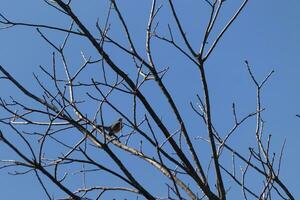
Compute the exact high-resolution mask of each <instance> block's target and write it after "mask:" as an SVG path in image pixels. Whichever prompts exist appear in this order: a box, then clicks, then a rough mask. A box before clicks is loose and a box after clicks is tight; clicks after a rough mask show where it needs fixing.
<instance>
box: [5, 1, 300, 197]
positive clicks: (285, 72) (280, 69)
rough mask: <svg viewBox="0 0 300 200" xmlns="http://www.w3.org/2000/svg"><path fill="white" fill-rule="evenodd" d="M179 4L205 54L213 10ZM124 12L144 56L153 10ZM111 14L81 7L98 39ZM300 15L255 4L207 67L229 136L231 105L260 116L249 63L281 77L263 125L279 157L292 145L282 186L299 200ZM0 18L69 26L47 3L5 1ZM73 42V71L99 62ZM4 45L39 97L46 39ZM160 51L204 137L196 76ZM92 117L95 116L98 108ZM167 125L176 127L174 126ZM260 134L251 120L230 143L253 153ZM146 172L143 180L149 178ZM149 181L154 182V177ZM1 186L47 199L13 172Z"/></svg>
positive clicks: (165, 10) (284, 5)
mask: <svg viewBox="0 0 300 200" xmlns="http://www.w3.org/2000/svg"><path fill="white" fill-rule="evenodd" d="M174 2H175V5H176V9H177V10H178V13H179V17H180V19H181V20H182V22H183V26H184V27H185V30H186V33H187V36H188V37H189V39H190V41H191V43H192V45H193V47H194V48H195V49H198V48H199V44H200V39H202V37H199V36H201V31H203V29H204V24H205V21H206V20H207V18H208V6H207V5H205V3H199V2H200V1H195V0H194V1H191V0H189V1H179V0H178V1H174ZM197 2H198V3H197ZM203 2H204V1H203ZM240 3H241V1H237V0H235V1H230V0H227V1H226V2H225V3H224V8H223V9H222V10H221V15H220V18H219V22H218V23H217V26H216V29H215V31H216V32H215V33H218V31H220V30H221V28H222V27H223V25H224V22H225V21H226V20H228V19H229V18H230V16H231V15H232V14H233V11H234V9H236V8H237V7H238V5H239V4H240ZM119 4H120V5H119V7H120V9H121V11H122V12H123V13H124V15H125V16H126V19H127V20H128V24H129V28H130V30H131V31H132V34H133V35H134V36H135V37H136V40H135V43H136V44H137V46H138V48H139V50H141V51H143V48H144V41H145V38H144V36H145V27H146V24H147V20H148V19H147V18H148V16H147V13H148V11H149V9H150V2H148V1H138V0H135V1H134V0H132V1H122V2H120V3H119ZM105 8H106V6H105V4H104V3H102V1H96V0H91V1H80V2H79V1H78V2H77V1H74V11H75V12H76V13H78V15H79V17H80V18H81V19H82V20H83V22H84V23H85V24H86V25H87V26H88V27H90V28H92V30H93V32H94V33H95V27H94V26H95V21H96V19H97V17H99V18H100V19H101V18H102V17H103V16H104V12H103V11H106V9H105ZM299 9H300V1H298V0H290V1H284V0H276V1H274V0H265V1H261V0H252V1H249V3H248V4H247V6H246V8H245V9H244V11H243V12H242V13H241V15H240V16H239V17H238V19H237V20H236V21H235V23H234V24H233V25H232V26H231V28H230V29H229V31H228V32H227V33H226V34H225V35H224V37H223V39H222V40H221V41H220V43H219V45H218V46H217V48H216V49H215V51H214V52H213V54H212V55H211V56H210V58H209V60H208V62H207V65H206V71H207V76H208V83H209V88H210V95H211V100H212V109H213V121H214V123H215V126H216V128H217V129H218V130H220V132H223V133H224V134H225V133H226V130H229V129H230V128H231V127H232V113H231V104H232V102H235V103H236V106H237V114H238V115H239V116H240V117H241V116H244V115H246V114H248V113H249V112H253V111H254V110H255V100H256V99H255V87H254V84H253V83H252V82H251V80H250V77H249V75H248V74H247V70H246V67H245V64H244V60H248V61H249V63H250V64H251V65H252V66H253V72H254V73H255V75H256V76H257V78H258V80H262V79H263V78H264V77H265V76H266V75H267V74H268V73H269V72H270V71H271V70H273V69H274V70H275V73H274V74H273V76H272V77H271V78H270V80H269V82H268V83H267V84H266V85H265V87H264V89H263V91H262V101H263V107H265V108H266V110H265V111H264V112H263V118H264V120H265V121H266V124H265V130H266V134H269V133H270V134H272V143H273V149H274V150H276V152H277V154H278V153H279V150H280V148H281V145H282V143H283V140H284V139H286V141H287V143H286V148H285V153H284V158H283V164H282V170H281V178H282V179H283V181H284V182H285V183H286V185H287V186H288V188H290V190H291V192H292V193H293V194H294V197H295V198H297V197H299V196H300V191H299V188H298V185H299V178H300V172H299V169H300V162H299V159H298V157H299V156H298V154H299V149H298V145H299V141H300V135H299V131H300V118H297V117H296V116H295V115H296V114H298V113H300V95H299V94H300V93H299V90H300V79H299V76H300V66H299V57H300V53H299V52H300V47H299V44H300V37H299V35H300V20H299V19H300V12H299ZM0 13H2V14H4V15H5V16H6V17H8V18H9V19H12V20H15V21H23V22H31V23H39V24H50V25H53V26H55V25H57V26H63V27H67V26H69V24H70V21H69V20H68V19H67V18H65V16H63V15H61V14H57V13H56V11H55V10H54V9H51V8H50V7H48V6H47V5H46V4H45V3H43V1H33V0H27V1H17V0H2V1H1V8H0ZM159 18H160V25H159V28H158V32H159V33H162V34H166V30H167V28H166V25H167V24H168V23H170V24H171V25H174V20H173V19H172V17H171V15H170V10H169V7H168V5H167V4H165V5H164V6H163V7H162V10H161V12H160V13H159ZM117 27H118V25H117V22H115V23H112V32H111V34H112V35H113V36H115V37H116V38H118V39H119V38H120V41H122V40H123V39H124V38H122V32H121V31H120V29H118V28H117ZM173 30H174V31H175V32H176V33H177V29H176V27H175V26H173ZM45 33H47V35H48V36H49V37H50V38H51V39H53V40H56V41H62V40H63V38H64V37H63V36H64V35H63V34H61V33H56V32H53V31H52V32H48V31H45ZM175 35H176V38H177V39H178V40H179V41H181V38H180V37H179V36H178V35H177V34H175ZM214 36H215V34H214ZM72 42H73V43H72V47H71V48H69V49H68V56H71V57H72V59H71V61H70V62H71V64H74V65H76V66H79V65H80V63H81V60H80V51H81V50H83V51H85V52H88V53H90V54H91V55H94V53H95V52H93V51H90V50H89V49H90V46H89V45H87V44H86V43H85V42H84V41H83V40H77V39H76V37H72ZM0 44H1V46H0V52H1V53H0V64H1V65H2V66H4V67H5V68H6V69H7V70H9V72H11V74H13V75H14V76H15V77H17V78H18V79H19V80H21V82H22V83H23V84H25V85H26V86H28V87H29V88H30V90H31V91H35V92H36V93H37V94H38V93H39V92H40V89H39V88H38V87H37V86H35V85H34V84H35V82H33V76H32V73H33V72H37V73H39V72H38V71H39V69H38V66H39V65H45V66H50V63H51V52H52V51H53V49H51V48H50V46H49V45H48V44H46V43H45V41H43V40H42V38H41V37H39V34H38V33H37V31H36V30H35V29H34V28H24V27H14V28H11V29H6V30H1V31H0ZM154 50H155V55H156V56H157V58H156V61H157V63H159V64H160V65H161V66H169V67H170V70H169V72H168V73H167V75H166V78H165V80H164V81H165V82H166V85H167V87H168V88H169V89H170V91H171V93H172V95H173V97H174V98H175V99H176V103H177V105H179V107H180V111H181V112H182V114H183V116H184V117H185V119H186V121H188V123H187V124H188V128H189V129H190V130H192V131H191V132H193V131H194V132H197V131H198V132H199V129H198V128H199V122H200V120H199V119H197V117H196V115H194V114H192V115H191V113H192V111H191V109H190V107H189V102H190V101H192V102H195V101H196V97H195V95H196V94H197V93H199V94H202V93H201V91H200V89H201V87H200V85H199V76H198V71H197V69H196V68H195V66H193V65H192V64H191V63H189V62H187V61H186V60H185V59H184V58H183V57H182V56H177V55H178V53H177V52H176V51H174V50H172V49H171V48H170V47H169V46H168V45H166V44H165V43H161V42H154ZM112 52H113V51H112ZM113 53H115V54H113V55H112V58H113V59H116V58H118V59H119V60H118V61H117V62H119V63H127V61H125V60H124V61H123V60H122V59H123V55H119V54H117V52H113ZM143 55H145V54H144V53H143ZM3 83H4V82H3V81H1V85H0V90H1V95H0V96H1V97H8V96H9V95H12V96H16V97H18V95H19V93H17V92H16V90H12V89H11V88H12V87H11V86H9V85H7V84H3ZM148 89H149V88H148ZM146 90H147V89H146ZM154 95H156V93H149V98H153V101H155V100H156V97H153V96H154ZM28 103H29V102H28ZM160 103H161V102H158V103H157V106H156V108H159V109H160V111H161V115H162V117H164V116H163V113H164V112H167V110H165V108H164V107H163V106H161V107H160V106H158V104H160ZM86 109H88V110H92V109H93V108H92V107H88V108H86ZM0 115H1V113H0ZM116 117H117V116H115V115H112V116H111V119H110V120H108V121H113V120H114V119H115V118H116ZM166 121H168V119H166ZM168 123H169V124H171V120H170V122H168ZM0 128H1V127H0ZM254 131H255V121H254V120H250V121H249V123H247V124H246V125H245V127H242V129H241V131H239V132H238V134H237V135H236V136H234V138H233V140H231V141H230V142H231V144H233V145H234V146H237V147H239V148H240V147H242V146H245V151H246V150H247V146H249V143H250V145H254V143H253V141H254ZM198 132H197V133H195V136H198V135H199V134H200V133H199V134H198ZM202 132H204V130H203V131H202ZM204 133H205V132H204ZM202 136H205V134H203V135H202ZM249 141H251V142H249ZM0 144H1V143H0ZM10 153H11V152H9V151H7V148H3V147H2V145H0V159H9V155H10ZM143 170H144V169H143ZM143 170H141V171H140V172H138V174H139V173H141V174H142V173H143ZM148 178H149V179H150V180H151V176H149V177H148ZM0 179H1V180H2V181H1V182H0V188H1V190H0V191H1V199H20V198H22V199H43V198H44V197H45V196H44V194H43V193H42V189H41V187H40V186H38V183H37V181H36V180H35V179H34V178H30V176H28V175H26V176H24V177H21V176H19V177H16V176H8V175H7V171H2V172H1V171H0ZM250 180H252V179H250ZM31 184H32V185H31ZM16 191H18V192H16Z"/></svg>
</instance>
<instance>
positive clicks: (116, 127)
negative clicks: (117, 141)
mask: <svg viewBox="0 0 300 200" xmlns="http://www.w3.org/2000/svg"><path fill="white" fill-rule="evenodd" d="M122 120H123V119H122V118H119V119H118V121H117V122H115V123H113V124H112V125H110V126H100V125H98V126H97V128H99V129H100V130H103V129H104V130H106V131H107V132H108V135H109V136H113V135H115V134H116V133H118V132H120V131H121V130H122V128H123V122H122Z"/></svg>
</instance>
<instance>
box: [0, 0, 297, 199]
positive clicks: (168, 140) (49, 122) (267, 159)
mask: <svg viewBox="0 0 300 200" xmlns="http://www.w3.org/2000/svg"><path fill="white" fill-rule="evenodd" d="M203 2H204V3H205V4H206V5H207V6H208V8H209V9H210V16H209V18H208V21H207V26H206V27H204V29H203V30H204V36H203V39H202V40H201V42H199V44H200V45H199V47H198V48H195V47H194V45H192V44H191V43H190V41H189V38H188V34H186V31H185V29H184V26H183V25H182V22H181V20H180V16H179V15H178V13H177V10H178V8H176V6H175V2H173V1H172V0H168V1H162V3H161V4H159V2H158V1H157V0H152V4H151V8H149V13H148V14H149V17H148V19H149V20H148V24H147V26H146V27H147V29H146V31H145V35H146V37H145V41H146V44H145V47H144V49H141V48H140V46H139V45H140V44H137V43H136V41H137V40H139V41H141V39H140V38H135V37H134V36H133V33H132V32H133V31H131V30H130V28H129V27H130V26H129V25H128V23H129V22H128V21H127V20H126V17H124V13H123V11H122V7H121V6H120V7H119V2H118V1H115V0H110V1H107V3H108V5H109V6H108V7H109V9H108V11H107V14H106V17H105V18H100V19H99V20H98V21H96V25H95V27H92V28H89V27H88V26H86V25H85V24H84V23H83V22H82V20H81V19H80V17H79V16H78V15H77V14H76V12H75V11H74V10H73V9H72V1H71V0H69V1H62V0H53V1H45V3H46V4H48V5H49V8H53V9H55V10H56V11H57V13H59V14H63V15H64V16H67V17H68V19H69V20H70V26H69V27H68V28H61V27H59V26H57V27H56V26H50V25H45V24H34V23H30V22H18V21H14V20H12V19H10V18H9V17H7V16H4V15H3V14H1V15H0V16H1V20H0V23H1V26H2V28H3V29H4V28H5V29H8V28H12V27H19V26H21V27H30V28H35V29H36V30H37V32H38V33H39V34H40V36H41V38H43V39H44V41H45V42H46V43H48V44H49V45H50V47H51V48H52V49H53V54H52V55H51V57H52V63H51V66H50V67H48V66H42V65H41V66H40V70H41V73H42V76H38V75H36V74H35V75H34V78H35V83H36V84H37V85H38V86H39V87H40V88H41V89H42V93H41V94H39V93H38V92H33V91H32V90H31V89H30V87H26V86H24V85H23V84H22V82H21V81H19V80H16V79H15V78H14V77H13V76H12V75H10V73H9V71H8V70H7V67H4V66H0V71H1V73H2V75H1V79H2V81H7V82H9V83H11V84H13V85H14V86H15V87H16V88H17V90H18V92H19V93H20V94H22V95H23V96H25V97H26V98H29V99H30V100H31V103H30V104H28V103H26V102H25V101H22V99H21V100H18V98H14V97H11V99H1V100H0V106H1V113H5V114H1V119H0V122H1V135H0V137H1V142H2V143H1V144H2V145H4V144H5V145H7V146H8V148H10V149H11V150H13V151H14V153H15V154H16V156H17V158H16V159H8V160H1V162H2V165H1V169H5V168H13V169H14V170H16V172H15V173H14V175H23V174H28V173H32V174H34V175H35V176H36V178H37V180H38V181H39V183H40V185H41V188H42V189H43V190H44V192H45V194H46V196H47V198H48V199H100V198H101V197H103V196H104V195H105V194H107V193H110V192H116V191H117V194H118V196H120V197H122V194H124V193H123V192H125V193H127V194H128V193H129V194H132V196H133V197H135V196H137V197H143V198H146V199H210V200H225V199H226V198H229V196H228V195H229V193H230V192H231V191H238V190H239V191H241V192H240V193H238V192H237V193H235V194H239V195H241V196H240V197H235V199H241V198H244V199H261V200H262V199H295V198H294V197H293V195H292V194H291V193H290V191H289V189H288V188H287V187H286V186H285V184H284V183H283V182H282V181H281V179H280V176H279V175H280V166H281V160H282V155H283V149H284V145H283V147H282V149H281V150H279V156H275V154H273V152H271V150H270V148H271V135H266V133H265V132H266V131H265V130H264V120H263V118H262V112H263V110H264V108H263V107H262V104H261V90H262V88H263V87H264V86H265V83H266V82H267V81H268V80H269V78H270V77H271V76H272V74H273V71H271V72H270V73H269V74H267V75H266V77H265V78H264V79H263V80H257V78H256V77H255V75H254V74H253V72H252V68H251V65H250V64H249V63H248V61H245V68H246V69H247V70H248V73H249V78H250V79H251V80H252V82H253V84H254V86H255V87H256V99H257V102H256V103H257V107H256V110H253V112H251V113H249V114H247V115H245V116H242V117H239V116H237V114H236V106H235V104H234V103H233V104H232V113H233V114H232V116H233V119H234V120H233V122H234V123H233V127H232V129H231V130H229V131H228V132H227V131H226V130H221V131H220V130H217V129H216V128H215V127H216V126H214V124H213V119H212V118H213V117H212V111H211V104H212V101H211V95H210V90H209V87H208V81H207V75H206V71H205V69H206V61H207V59H208V58H209V57H210V56H211V55H212V52H213V51H214V50H215V48H217V46H218V43H219V41H220V40H221V39H222V37H223V35H224V34H225V33H226V31H227V30H228V29H229V28H230V26H231V25H232V24H233V22H234V21H235V20H236V19H237V17H238V16H239V14H240V13H241V12H242V11H243V9H244V7H245V6H246V4H247V2H248V0H244V1H243V2H242V3H241V5H240V7H239V8H238V9H237V10H236V12H235V13H233V14H232V17H231V19H230V20H229V21H228V22H227V24H226V25H225V26H224V27H223V29H222V30H221V31H220V32H219V34H217V35H216V36H214V35H215V34H212V33H213V32H215V30H214V28H215V25H216V22H217V21H218V18H219V17H220V15H221V13H222V12H221V8H222V6H223V5H224V4H225V3H226V4H227V3H228V4H230V3H231V2H230V1H228V2H227V1H226V2H225V0H204V1H203ZM162 6H164V7H162ZM162 8H164V9H167V10H169V11H171V13H172V16H173V19H174V21H175V25H176V26H172V25H168V26H167V30H168V34H166V35H164V34H160V28H161V26H158V22H159V20H160V19H159V13H160V12H162V11H161V10H162ZM112 19H113V20H112ZM116 21H117V22H116ZM112 22H114V23H116V24H117V26H120V27H119V28H120V30H122V33H123V36H125V38H126V42H124V41H123V40H121V39H120V38H118V37H115V36H113V34H110V32H111V29H112V28H111V27H112V26H113V25H115V24H114V23H112ZM163 28H165V27H162V29H163ZM95 30H96V31H95ZM175 30H176V31H175ZM47 31H56V32H60V33H64V34H65V36H64V40H63V42H62V43H60V44H59V45H57V44H56V43H57V42H56V41H53V40H51V39H50V38H49V37H48V36H47ZM177 31H178V32H177ZM72 36H76V38H75V39H74V38H72ZM142 39H143V38H142ZM74 40H82V41H84V42H85V43H87V44H88V45H90V48H91V52H92V51H95V52H96V53H85V52H83V51H82V52H81V55H82V60H83V63H82V64H78V65H80V66H74V64H70V63H74V62H72V57H71V56H70V55H68V53H66V52H67V51H68V50H67V48H68V46H69V45H70V44H72V42H74ZM208 41H211V42H208ZM160 44H162V45H165V44H168V45H170V46H171V47H172V48H173V49H175V50H176V51H177V52H178V54H179V55H180V56H184V57H185V59H186V63H188V65H192V66H193V67H195V68H196V69H197V70H198V72H199V77H200V79H199V82H198V85H199V86H201V88H202V89H201V90H199V91H195V99H194V100H191V102H188V103H190V104H189V106H190V107H189V108H188V109H190V110H192V111H193V112H191V113H190V116H188V117H186V116H183V114H182V113H181V110H182V109H187V108H186V107H184V106H178V103H176V98H174V97H173V96H172V94H171V92H170V90H169V89H168V87H167V85H170V83H166V82H165V81H164V78H165V76H167V75H168V73H169V72H171V71H172V70H173V67H172V66H170V67H164V66H162V65H161V63H160V62H159V61H158V58H159V59H161V58H160V57H159V56H158V55H157V54H156V53H155V51H153V48H157V47H153V45H160ZM197 49H198V50H197ZM116 52H117V53H116ZM115 53H116V54H118V55H122V59H120V58H118V56H115V55H114V54H115ZM89 54H93V56H90V55H89ZM123 57H124V59H123ZM125 58H126V60H125ZM58 60H59V61H58ZM187 70H188V69H187ZM62 72H64V73H62ZM41 77H42V78H41ZM149 88H150V89H149ZM182 92H184V91H182ZM153 95H155V97H153ZM160 106H164V107H166V109H167V110H169V111H170V112H169V113H163V112H161V111H160V109H159V108H160ZM254 117H256V130H255V133H253V136H254V137H253V138H254V139H255V141H256V146H254V147H251V146H250V144H249V147H239V148H236V147H235V146H233V145H231V144H230V143H229V142H228V141H229V140H230V139H231V138H232V137H233V136H234V135H235V133H236V132H237V130H238V129H239V128H240V126H241V125H242V124H244V123H246V121H247V120H248V119H249V118H254ZM118 118H119V120H118ZM190 119H196V120H199V123H200V122H201V123H203V124H204V125H205V131H206V133H205V134H204V130H203V129H200V128H199V130H198V131H199V132H200V131H202V132H203V134H201V135H200V136H198V137H195V135H193V134H192V131H191V130H189V128H188V126H189V125H188V123H189V121H191V120H190ZM4 127H5V129H4ZM28 127H30V128H28ZM12 134H14V137H15V138H18V139H20V140H21V141H22V144H20V143H19V142H18V143H16V142H14V141H15V140H14V139H12V138H11V135H12ZM8 135H10V136H9V137H8ZM207 144H208V145H209V149H210V151H209V152H206V153H203V152H201V151H200V150H201V148H202V147H201V146H205V145H207ZM245 150H246V151H247V152H248V153H242V152H245ZM128 155H130V156H128ZM132 157H134V161H132V160H130V158H131V159H132ZM224 160H227V161H228V160H232V163H231V164H230V165H228V164H226V162H224V163H223V161H224ZM238 166H241V170H240V172H238V171H237V170H236V168H237V167H238ZM141 171H145V172H147V173H141ZM157 172H159V173H157ZM78 174H80V175H82V177H83V178H82V180H83V181H82V180H78V179H81V178H79V177H78V176H77V175H78ZM137 174H139V175H137ZM152 174H153V175H155V176H157V178H156V180H157V182H156V183H152V184H151V183H148V182H147V176H149V175H150V176H151V175H152ZM158 174H159V175H158ZM248 174H255V176H256V177H257V180H258V182H257V183H248V182H247V178H248ZM72 180H73V181H72ZM74 180H75V181H74ZM49 183H52V184H54V185H55V186H56V187H57V188H58V189H59V190H61V191H62V192H63V193H64V194H65V196H61V197H57V196H58V195H54V196H56V197H53V194H52V192H51V189H49V187H48V185H49ZM153 188H165V191H166V193H165V194H163V195H161V193H158V192H157V190H156V189H153Z"/></svg>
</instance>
